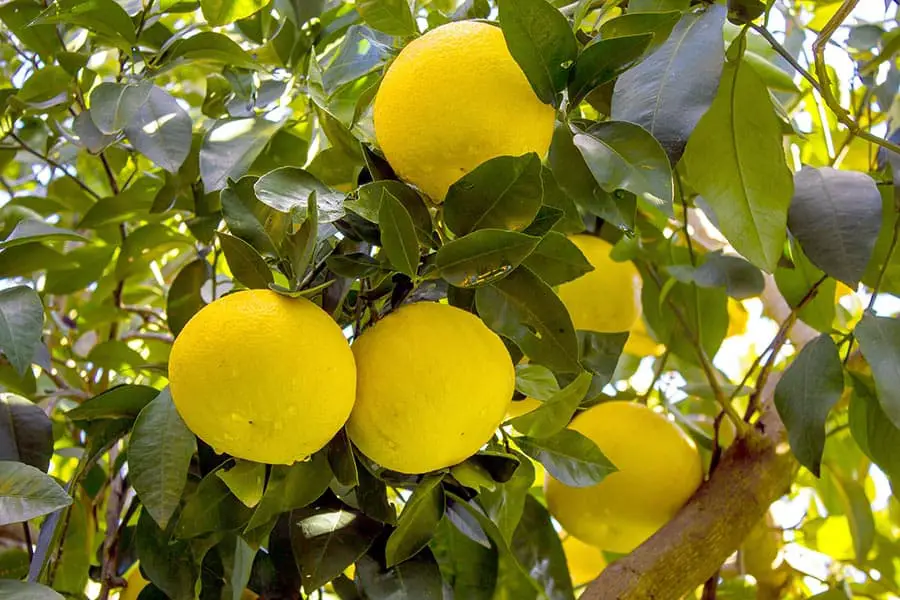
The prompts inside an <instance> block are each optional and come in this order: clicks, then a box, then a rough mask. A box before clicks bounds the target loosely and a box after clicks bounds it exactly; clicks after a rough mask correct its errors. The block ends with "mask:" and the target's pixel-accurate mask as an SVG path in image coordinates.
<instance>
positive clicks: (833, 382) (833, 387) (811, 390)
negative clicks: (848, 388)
mask: <svg viewBox="0 0 900 600" xmlns="http://www.w3.org/2000/svg"><path fill="white" fill-rule="evenodd" d="M843 390H844V372H843V368H842V366H841V357H840V356H839V355H838V348H837V346H836V345H835V344H834V342H833V341H832V339H831V336H829V335H820V336H819V337H817V338H816V339H815V340H813V341H812V342H810V343H808V344H807V345H806V346H804V347H803V349H802V350H801V351H800V354H798V355H797V358H795V359H794V362H793V363H791V366H790V367H788V369H787V371H785V372H784V376H783V377H782V378H781V380H780V381H779V382H778V386H777V387H776V388H775V407H776V408H777V409H778V415H779V416H780V417H781V420H782V421H784V426H785V427H786V428H787V431H788V441H789V442H790V444H791V450H793V452H794V456H796V457H797V460H798V461H799V462H800V464H801V465H803V466H804V467H806V468H807V469H809V470H810V471H812V473H813V474H814V475H815V476H816V477H818V476H819V473H820V465H821V463H822V452H823V451H824V450H825V422H826V421H827V420H828V413H829V412H831V409H832V407H834V405H835V404H837V401H838V400H840V399H841V393H842V392H843Z"/></svg>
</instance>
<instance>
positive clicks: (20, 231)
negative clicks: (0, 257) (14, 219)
mask: <svg viewBox="0 0 900 600" xmlns="http://www.w3.org/2000/svg"><path fill="white" fill-rule="evenodd" d="M55 240H71V241H76V242H86V241H88V240H87V238H86V237H84V236H83V235H81V234H80V233H76V232H74V231H71V230H69V229H61V228H59V227H54V226H53V225H48V224H47V223H44V222H43V221H35V220H32V219H22V220H21V221H19V222H18V223H16V226H15V227H14V228H13V230H12V232H11V233H10V234H9V237H7V238H6V239H5V240H3V241H2V242H0V250H2V249H5V248H12V247H13V246H19V245H21V244H28V243H31V242H49V241H55Z"/></svg>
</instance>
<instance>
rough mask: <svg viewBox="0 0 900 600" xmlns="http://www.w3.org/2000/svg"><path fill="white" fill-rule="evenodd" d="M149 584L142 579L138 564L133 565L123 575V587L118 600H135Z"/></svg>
mask: <svg viewBox="0 0 900 600" xmlns="http://www.w3.org/2000/svg"><path fill="white" fill-rule="evenodd" d="M149 584H150V582H149V581H147V580H146V579H144V576H143V575H142V574H141V568H140V566H139V565H138V563H134V564H133V565H131V567H129V569H128V571H127V572H126V573H125V587H124V588H123V589H122V590H121V591H120V592H119V600H137V597H138V596H140V595H141V590H143V589H144V588H145V587H147V585H149Z"/></svg>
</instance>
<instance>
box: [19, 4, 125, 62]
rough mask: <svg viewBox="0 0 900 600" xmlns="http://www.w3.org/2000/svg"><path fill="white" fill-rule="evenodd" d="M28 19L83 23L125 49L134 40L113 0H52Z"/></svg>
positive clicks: (120, 9)
mask: <svg viewBox="0 0 900 600" xmlns="http://www.w3.org/2000/svg"><path fill="white" fill-rule="evenodd" d="M32 23H33V24H35V25H44V24H59V23H62V24H65V25H77V26H79V27H84V28H85V29H88V30H90V31H93V32H94V33H97V34H99V35H101V36H103V37H105V38H107V39H109V40H110V41H111V42H113V44H115V46H116V47H117V48H119V49H121V50H124V51H125V52H128V53H130V52H131V46H132V45H133V44H134V43H135V42H136V41H137V36H136V35H135V32H134V23H132V22H131V17H129V16H128V13H127V12H125V9H123V8H122V7H121V6H119V4H118V3H116V2H115V1H114V0H80V1H78V2H54V3H53V4H51V5H50V7H49V8H47V10H45V11H44V12H42V13H41V15H40V16H39V17H38V18H37V19H35V20H34V21H33V22H32Z"/></svg>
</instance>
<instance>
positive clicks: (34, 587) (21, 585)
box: [0, 579, 64, 600]
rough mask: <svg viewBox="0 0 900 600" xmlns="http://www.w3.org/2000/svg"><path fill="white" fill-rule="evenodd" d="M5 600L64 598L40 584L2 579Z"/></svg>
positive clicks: (1, 595)
mask: <svg viewBox="0 0 900 600" xmlns="http://www.w3.org/2000/svg"><path fill="white" fill-rule="evenodd" d="M0 598H2V599H3V600H63V598H64V597H63V596H62V595H60V594H59V593H57V592H55V591H53V590H52V589H50V588H48V587H46V586H43V585H41V584H39V583H31V582H28V581H13V580H11V579H0Z"/></svg>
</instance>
